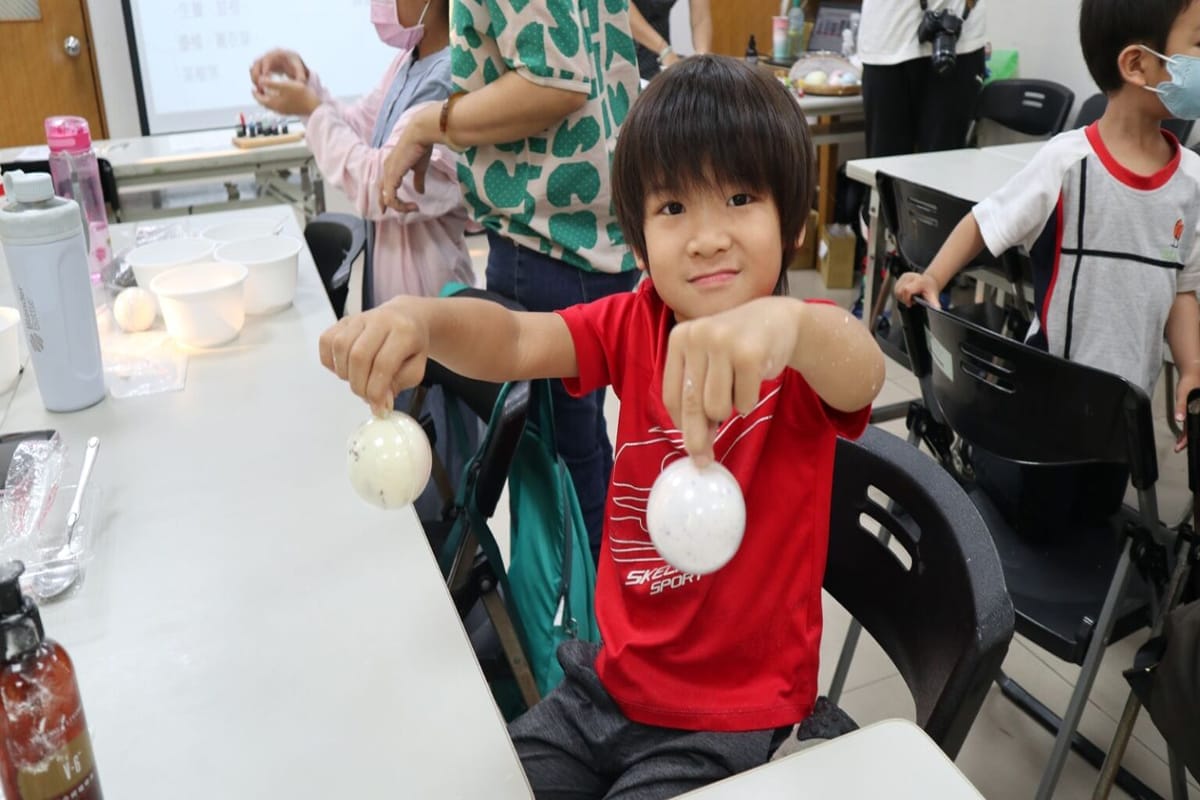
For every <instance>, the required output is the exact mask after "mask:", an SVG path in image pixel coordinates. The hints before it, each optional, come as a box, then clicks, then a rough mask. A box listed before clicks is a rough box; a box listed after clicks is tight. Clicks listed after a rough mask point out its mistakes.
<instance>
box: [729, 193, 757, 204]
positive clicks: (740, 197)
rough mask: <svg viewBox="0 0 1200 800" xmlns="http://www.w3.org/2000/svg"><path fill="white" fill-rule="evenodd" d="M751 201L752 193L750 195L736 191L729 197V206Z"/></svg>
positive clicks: (752, 198) (752, 199)
mask: <svg viewBox="0 0 1200 800" xmlns="http://www.w3.org/2000/svg"><path fill="white" fill-rule="evenodd" d="M753 201H754V197H753V196H752V195H750V194H748V193H746V192H738V193H737V194H735V195H733V196H732V197H730V198H729V205H731V206H746V205H750V203H751V202H753Z"/></svg>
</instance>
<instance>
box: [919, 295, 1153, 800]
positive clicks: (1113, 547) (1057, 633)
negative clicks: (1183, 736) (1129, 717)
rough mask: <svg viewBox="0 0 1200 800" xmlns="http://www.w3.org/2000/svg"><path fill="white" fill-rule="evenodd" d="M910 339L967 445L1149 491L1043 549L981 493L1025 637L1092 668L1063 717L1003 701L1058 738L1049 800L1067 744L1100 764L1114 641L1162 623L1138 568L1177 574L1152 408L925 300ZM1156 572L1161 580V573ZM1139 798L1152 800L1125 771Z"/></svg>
mask: <svg viewBox="0 0 1200 800" xmlns="http://www.w3.org/2000/svg"><path fill="white" fill-rule="evenodd" d="M901 315H902V317H903V321H904V330H905V340H906V342H907V344H908V347H909V354H910V360H911V363H912V368H913V372H914V374H916V375H917V377H918V379H919V380H920V381H921V386H922V393H923V396H924V399H925V402H926V403H927V404H928V405H929V406H930V408H931V413H933V414H934V415H935V416H936V417H937V418H938V419H939V420H940V421H944V422H945V423H946V424H948V425H949V426H950V427H951V428H952V429H953V430H954V432H955V433H956V434H957V435H958V436H959V437H961V438H962V440H964V441H966V442H969V443H971V445H972V446H973V447H977V448H984V449H986V450H987V451H989V452H991V453H993V454H995V455H996V456H998V457H1000V458H1004V459H1009V460H1012V461H1016V462H1019V463H1022V464H1039V465H1067V464H1086V463H1106V464H1119V465H1124V466H1125V467H1127V468H1128V470H1129V473H1130V475H1131V480H1132V483H1133V486H1134V487H1135V488H1136V489H1137V494H1138V508H1137V510H1136V512H1134V511H1132V510H1123V511H1122V512H1121V513H1119V514H1118V515H1117V516H1115V517H1114V518H1113V519H1111V520H1109V521H1107V522H1105V523H1101V524H1094V523H1093V524H1079V525H1075V524H1069V525H1068V526H1067V527H1066V528H1065V529H1062V530H1058V531H1056V532H1055V533H1054V535H1053V536H1052V537H1050V538H1049V539H1048V540H1045V539H1038V540H1032V539H1030V538H1027V537H1026V536H1025V535H1023V532H1022V531H1020V530H1017V529H1015V528H1014V527H1013V526H1012V525H1011V524H1010V523H1009V522H1008V521H1006V519H1005V518H1004V517H1003V516H1002V515H1001V514H1000V513H999V512H998V510H997V508H996V507H995V505H994V504H993V502H992V500H991V498H989V497H988V496H987V494H985V493H984V492H983V491H982V490H981V489H980V488H979V487H977V486H971V487H969V488H970V491H969V496H970V498H971V500H972V502H973V503H974V504H975V506H976V507H977V508H978V509H979V511H980V513H981V514H982V516H983V518H984V520H985V521H986V522H987V525H988V528H989V530H990V531H991V534H992V538H993V539H994V541H995V543H996V548H997V550H998V551H999V553H1000V558H1001V560H1002V561H1003V564H1004V576H1005V581H1006V583H1007V584H1008V589H1009V592H1010V594H1011V595H1012V600H1013V605H1014V607H1015V608H1016V615H1017V616H1016V629H1017V633H1019V634H1021V635H1022V636H1024V637H1025V638H1027V639H1028V640H1029V641H1031V642H1032V643H1033V644H1036V645H1037V646H1039V647H1041V648H1043V649H1045V650H1046V651H1047V652H1049V653H1051V654H1053V655H1055V656H1056V657H1058V658H1060V659H1062V660H1064V661H1068V662H1071V663H1075V664H1079V665H1080V668H1081V669H1080V674H1079V678H1078V680H1077V681H1076V684H1075V689H1074V692H1073V694H1072V696H1071V701H1070V704H1069V705H1068V707H1067V711H1066V713H1065V714H1064V715H1063V717H1062V719H1059V718H1058V717H1056V716H1055V715H1054V714H1053V712H1051V711H1050V710H1049V709H1048V708H1046V707H1045V706H1044V705H1043V704H1042V703H1040V702H1039V701H1038V700H1037V699H1036V698H1035V697H1033V696H1032V695H1030V694H1029V693H1028V692H1026V691H1025V690H1024V689H1023V688H1021V687H1020V686H1019V685H1018V684H1016V683H1015V682H1014V681H1012V680H1011V679H1010V678H1008V677H1007V676H1003V675H1002V677H1001V679H1000V687H1001V689H1002V691H1003V692H1004V694H1005V695H1006V696H1007V697H1008V698H1009V699H1010V700H1012V701H1013V702H1015V703H1016V704H1017V705H1018V706H1019V707H1020V708H1021V709H1022V710H1023V711H1025V712H1026V713H1029V714H1030V715H1031V716H1033V717H1034V718H1035V719H1036V720H1037V721H1038V722H1039V723H1041V724H1042V725H1043V726H1044V727H1046V728H1047V729H1048V730H1050V731H1051V732H1053V733H1055V734H1056V737H1057V738H1056V740H1055V745H1054V750H1053V752H1052V754H1051V757H1050V761H1049V763H1048V765H1047V767H1046V770H1045V772H1044V773H1043V776H1042V780H1041V783H1040V785H1039V787H1038V793H1037V797H1039V798H1048V797H1050V796H1051V795H1052V793H1053V790H1054V786H1055V784H1056V783H1057V780H1058V777H1059V774H1060V773H1061V771H1062V766H1063V764H1064V763H1065V761H1066V757H1067V751H1068V747H1072V746H1073V747H1075V748H1076V750H1078V751H1079V752H1080V755H1082V756H1083V757H1084V758H1085V759H1087V760H1088V761H1090V762H1092V763H1093V764H1095V765H1096V766H1099V765H1100V763H1101V761H1102V760H1103V755H1104V754H1103V752H1101V751H1100V749H1099V748H1097V747H1095V745H1093V744H1091V743H1090V742H1088V741H1087V740H1086V739H1084V738H1083V737H1082V736H1080V735H1079V734H1078V733H1077V732H1076V730H1077V728H1078V726H1079V720H1080V717H1081V716H1082V714H1083V710H1084V707H1085V705H1086V703H1087V698H1088V694H1089V693H1090V692H1091V688H1092V685H1093V683H1094V682H1095V679H1096V674H1097V672H1098V670H1099V667H1100V661H1101V659H1102V657H1103V655H1104V650H1105V647H1106V646H1107V644H1108V643H1109V642H1110V641H1115V640H1117V639H1120V638H1122V637H1124V636H1126V635H1128V634H1130V633H1132V632H1134V631H1135V630H1138V629H1140V628H1142V627H1145V626H1146V625H1147V624H1148V623H1149V621H1150V595H1151V593H1152V592H1151V589H1150V588H1149V586H1147V584H1146V582H1144V581H1143V580H1142V579H1141V577H1140V575H1139V574H1138V573H1137V572H1135V571H1134V570H1133V569H1131V567H1132V566H1133V565H1134V559H1135V556H1134V553H1135V552H1136V553H1137V561H1138V567H1139V570H1140V569H1142V568H1147V569H1149V568H1150V566H1151V565H1154V564H1155V563H1156V561H1157V560H1161V563H1162V564H1164V565H1165V564H1166V562H1167V559H1168V553H1167V551H1168V549H1169V548H1170V547H1173V545H1174V537H1175V534H1174V532H1172V531H1168V530H1167V529H1166V528H1164V527H1163V526H1162V525H1161V523H1160V522H1159V519H1158V501H1157V495H1156V493H1155V488H1154V484H1155V482H1156V481H1157V479H1158V464H1157V456H1156V451H1155V444H1154V428H1153V420H1152V416H1151V412H1150V398H1149V397H1147V395H1146V393H1145V392H1143V391H1142V390H1141V389H1140V388H1138V387H1136V386H1133V385H1132V384H1130V383H1128V382H1127V381H1125V380H1123V379H1122V378H1120V377H1118V376H1116V375H1113V374H1110V373H1107V372H1104V371H1101V370H1098V369H1093V368H1091V367H1087V366H1084V365H1082V364H1077V363H1073V362H1070V361H1066V360H1064V359H1061V358H1058V357H1055V356H1052V355H1050V354H1048V353H1045V352H1043V351H1040V350H1037V349H1034V348H1032V347H1029V346H1027V345H1024V344H1022V343H1021V342H1017V341H1014V340H1012V339H1007V338H1005V337H1002V336H999V335H997V334H996V333H994V332H992V331H990V330H987V329H985V328H983V327H981V326H979V325H976V324H974V323H972V322H970V321H968V320H965V319H962V318H960V317H957V316H955V315H954V314H952V313H948V312H946V311H939V310H935V309H932V308H930V307H928V306H927V305H925V304H924V303H921V302H918V303H915V304H914V305H913V306H912V307H911V308H904V309H901ZM1152 572H1153V570H1151V574H1152ZM1118 784H1119V785H1121V786H1122V788H1124V789H1126V791H1128V792H1130V793H1131V794H1133V795H1134V796H1140V797H1148V796H1154V795H1153V793H1152V792H1151V791H1150V790H1149V789H1148V788H1146V787H1145V786H1144V785H1143V784H1141V782H1140V781H1138V780H1137V779H1136V778H1135V777H1133V776H1132V775H1130V774H1128V773H1123V774H1122V776H1121V778H1119V779H1118Z"/></svg>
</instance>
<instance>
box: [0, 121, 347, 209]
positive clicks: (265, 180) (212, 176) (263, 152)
mask: <svg viewBox="0 0 1200 800" xmlns="http://www.w3.org/2000/svg"><path fill="white" fill-rule="evenodd" d="M303 129H304V126H303V125H301V124H300V123H293V124H292V126H291V128H289V130H291V131H293V132H294V131H303ZM233 135H234V130H233V128H232V127H230V128H223V129H218V130H211V131H194V132H190V133H170V134H162V135H158V136H138V137H133V138H129V139H101V140H98V141H97V142H96V143H95V149H96V154H97V155H98V156H99V157H101V158H105V159H108V161H109V163H110V164H112V169H113V177H114V178H116V181H117V188H118V190H119V191H120V192H122V193H124V194H126V195H129V194H131V193H135V192H138V191H139V190H147V189H150V188H160V189H161V188H164V187H171V186H177V185H179V184H185V183H205V184H213V183H218V184H220V183H224V184H225V187H226V189H225V190H226V192H227V195H226V196H224V197H222V198H220V200H219V201H218V202H217V203H216V204H215V205H212V206H211V207H210V206H209V205H201V206H188V207H178V208H170V207H168V208H159V209H146V208H141V207H137V206H134V207H132V208H127V209H126V210H125V212H123V214H122V218H123V219H135V218H138V217H147V216H163V215H176V214H180V213H192V212H194V211H203V210H206V209H207V210H211V208H215V207H228V205H229V203H230V202H231V201H236V202H238V203H239V204H241V205H247V206H249V205H263V204H275V203H279V202H286V203H292V204H294V205H296V206H298V207H300V208H302V209H303V210H304V212H305V213H306V214H307V215H309V216H311V215H314V214H319V213H321V212H322V211H324V210H325V189H324V184H323V182H322V180H321V175H320V173H319V172H318V171H317V168H316V162H315V161H314V160H313V156H312V153H311V152H310V151H309V149H308V144H307V143H306V142H305V140H304V139H301V140H300V141H298V142H289V143H286V144H275V145H267V146H265V147H256V148H249V149H242V148H240V147H236V146H234V144H233ZM43 150H44V148H39V147H12V148H8V149H4V150H0V163H5V162H11V161H18V160H45V158H46V155H45V154H44V152H42V151H43ZM33 155H40V159H34V158H32V156H33ZM290 171H295V172H296V173H297V174H298V177H299V185H298V186H297V185H296V184H295V183H292V182H289V181H288V180H285V179H284V178H283V177H282V174H281V173H286V172H290ZM250 174H252V175H254V178H255V182H256V184H257V186H258V187H259V190H260V191H261V192H262V195H263V196H262V197H249V198H243V197H240V196H238V195H236V192H237V186H236V183H234V182H233V181H232V180H230V179H232V178H235V177H237V176H239V175H250ZM127 199H128V198H126V200H127ZM169 199H170V198H168V200H169ZM126 200H123V202H126Z"/></svg>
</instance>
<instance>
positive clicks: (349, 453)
mask: <svg viewBox="0 0 1200 800" xmlns="http://www.w3.org/2000/svg"><path fill="white" fill-rule="evenodd" d="M432 466H433V455H432V453H431V452H430V450H429V439H428V438H427V437H426V436H425V431H424V430H422V429H421V426H420V425H419V424H418V423H417V421H416V420H415V419H413V418H412V417H410V416H409V415H408V414H402V413H401V412H399V411H391V412H388V413H387V414H385V415H383V416H382V417H375V416H373V417H371V419H369V420H367V421H366V422H364V423H363V424H362V425H361V426H360V427H359V429H358V430H357V431H355V432H354V433H353V434H352V435H351V436H350V441H349V442H348V443H347V448H346V467H347V469H348V470H349V472H350V483H351V485H353V486H354V490H355V491H356V492H358V495H359V497H361V498H362V499H363V500H366V501H367V502H368V503H370V504H372V505H375V506H379V507H380V508H383V509H393V508H404V507H405V506H408V505H411V504H412V502H413V501H414V500H416V499H417V498H418V497H420V496H421V492H423V491H424V490H425V484H427V483H429V472H430V469H431V468H432Z"/></svg>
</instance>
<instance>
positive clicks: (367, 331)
mask: <svg viewBox="0 0 1200 800" xmlns="http://www.w3.org/2000/svg"><path fill="white" fill-rule="evenodd" d="M386 340H387V329H386V328H384V327H383V326H367V327H365V328H364V329H363V331H362V333H360V334H359V336H358V338H357V339H356V340H355V341H354V347H352V348H351V349H350V355H349V359H348V360H349V361H350V364H349V365H348V367H347V374H346V379H347V380H349V381H350V390H351V391H353V392H354V393H355V394H356V395H358V396H359V397H362V398H364V399H366V400H370V399H371V398H370V395H369V394H367V382H368V381H369V380H370V378H371V370H372V368H373V367H374V364H375V356H376V355H378V354H379V350H380V348H381V347H383V343H384V342H385V341H386Z"/></svg>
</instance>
